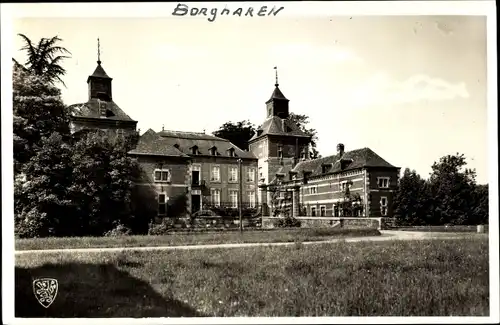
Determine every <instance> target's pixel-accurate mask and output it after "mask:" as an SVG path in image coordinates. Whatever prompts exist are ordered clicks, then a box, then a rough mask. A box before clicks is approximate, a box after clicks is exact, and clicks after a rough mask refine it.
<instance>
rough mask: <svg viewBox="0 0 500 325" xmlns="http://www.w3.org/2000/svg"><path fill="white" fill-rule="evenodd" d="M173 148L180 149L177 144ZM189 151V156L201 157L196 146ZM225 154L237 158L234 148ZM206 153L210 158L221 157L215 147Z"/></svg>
mask: <svg viewBox="0 0 500 325" xmlns="http://www.w3.org/2000/svg"><path fill="white" fill-rule="evenodd" d="M174 147H176V148H177V149H180V146H179V145H178V144H175V145H174ZM189 149H190V150H191V154H192V155H195V156H196V155H201V154H202V152H201V151H200V150H199V148H198V146H192V147H191V148H189ZM226 152H227V155H228V156H229V157H238V155H237V154H236V149H234V148H229V149H227V150H226ZM208 153H209V154H210V155H211V156H221V153H220V152H219V151H218V149H217V147H211V148H209V149H208Z"/></svg>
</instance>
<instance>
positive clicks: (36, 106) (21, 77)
mask: <svg viewBox="0 0 500 325" xmlns="http://www.w3.org/2000/svg"><path fill="white" fill-rule="evenodd" d="M13 132H14V135H13V138H14V166H15V171H16V173H17V172H19V171H20V170H21V169H22V165H23V164H24V163H26V162H28V161H29V160H30V158H31V157H33V156H34V155H35V153H36V150H38V148H40V141H41V139H42V138H43V137H45V138H49V137H50V135H51V134H52V133H53V132H57V133H59V134H60V135H61V136H62V137H63V138H64V137H65V136H68V135H69V112H68V111H67V108H66V106H65V105H64V103H63V102H62V99H61V91H60V90H59V89H58V88H56V87H54V86H53V85H51V84H50V83H48V82H47V81H46V80H45V79H44V78H43V77H40V76H37V75H34V74H31V73H29V72H27V71H26V70H24V69H22V68H20V67H19V66H16V65H14V71H13Z"/></svg>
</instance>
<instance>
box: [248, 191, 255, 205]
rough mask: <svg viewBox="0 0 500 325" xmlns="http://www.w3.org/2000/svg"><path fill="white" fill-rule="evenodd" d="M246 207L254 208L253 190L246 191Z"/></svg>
mask: <svg viewBox="0 0 500 325" xmlns="http://www.w3.org/2000/svg"><path fill="white" fill-rule="evenodd" d="M248 207H249V208H255V192H254V191H249V192H248Z"/></svg>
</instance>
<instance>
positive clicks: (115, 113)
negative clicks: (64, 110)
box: [69, 98, 134, 121]
mask: <svg viewBox="0 0 500 325" xmlns="http://www.w3.org/2000/svg"><path fill="white" fill-rule="evenodd" d="M105 103H106V109H107V110H108V111H109V112H108V114H107V116H106V118H107V119H110V120H119V121H134V120H133V119H132V118H130V116H128V115H127V114H126V113H125V112H124V111H123V110H122V109H121V108H120V107H119V106H118V105H116V103H115V102H113V101H106V102H105ZM69 108H70V110H71V112H72V115H73V116H80V117H90V118H101V111H100V109H99V102H98V100H97V99H96V98H92V99H90V100H89V101H88V102H86V103H80V104H73V105H70V106H69Z"/></svg>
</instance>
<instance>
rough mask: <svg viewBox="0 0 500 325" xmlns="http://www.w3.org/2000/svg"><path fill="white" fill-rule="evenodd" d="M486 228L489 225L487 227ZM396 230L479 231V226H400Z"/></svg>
mask: <svg viewBox="0 0 500 325" xmlns="http://www.w3.org/2000/svg"><path fill="white" fill-rule="evenodd" d="M485 228H486V229H488V228H487V226H486V227H485ZM395 230H403V231H425V232H477V226H448V227H446V226H414V227H400V228H396V229H395Z"/></svg>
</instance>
